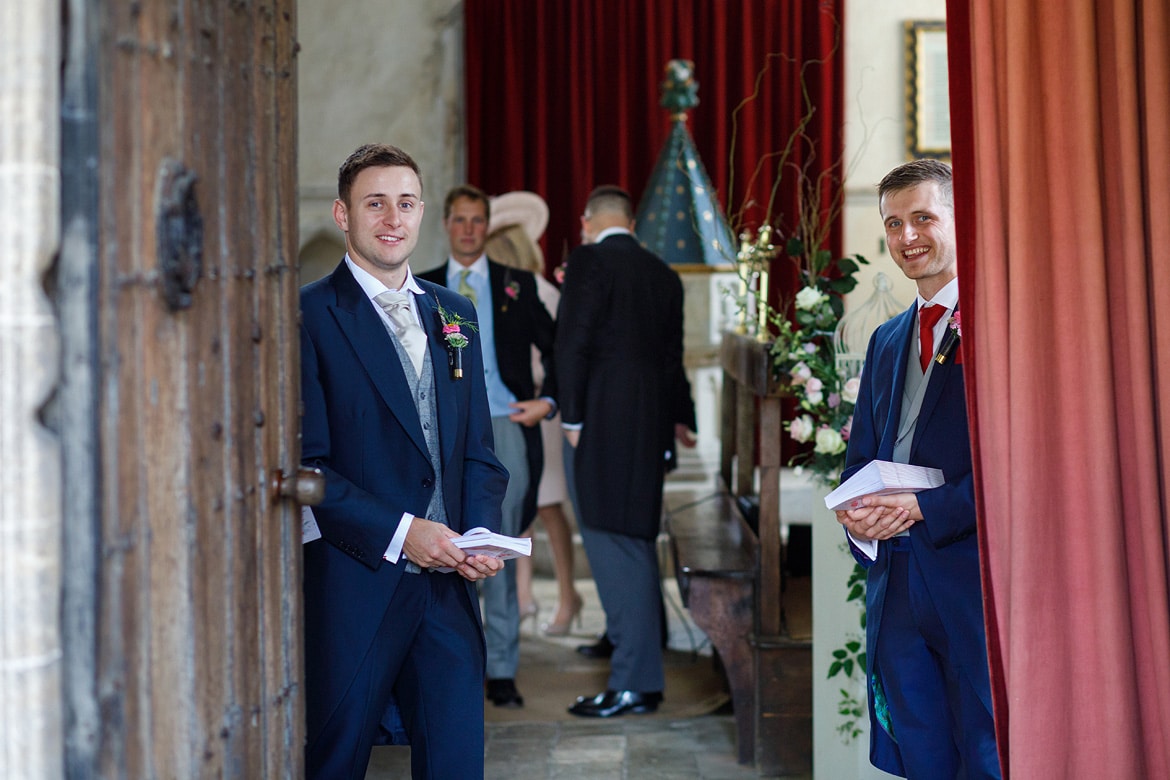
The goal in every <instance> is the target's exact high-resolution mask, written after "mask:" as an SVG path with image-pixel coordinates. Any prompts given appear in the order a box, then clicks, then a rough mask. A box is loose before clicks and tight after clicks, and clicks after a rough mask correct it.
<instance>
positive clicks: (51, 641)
mask: <svg viewBox="0 0 1170 780" xmlns="http://www.w3.org/2000/svg"><path fill="white" fill-rule="evenodd" d="M59 7H60V4H58V3H46V2H32V3H23V2H5V3H3V4H0V74H2V76H0V691H3V693H2V694H0V777H8V778H33V777H35V778H55V777H60V776H61V775H62V773H63V760H62V756H63V752H62V714H61V713H62V704H61V701H62V700H61V632H60V603H61V566H60V554H61V476H60V475H61V466H60V463H61V458H60V451H59V445H58V442H57V439H56V436H55V435H54V434H53V433H52V432H51V431H49V430H48V429H47V428H46V427H45V426H44V425H42V423H41V422H40V415H41V413H42V408H43V407H44V406H45V404H46V403H47V401H48V399H49V397H50V395H51V392H52V388H53V385H54V383H55V382H56V377H57V373H58V363H59V361H58V348H59V340H58V334H57V326H56V320H55V317H54V313H53V310H52V307H51V305H50V302H49V300H48V298H47V297H46V294H45V288H44V275H45V273H46V270H47V269H48V267H49V266H50V264H51V263H52V260H53V257H54V255H55V253H56V251H57V247H58V240H59V217H58V211H59V197H60V196H59V190H60V187H59V183H58V182H59V173H60V167H59V161H58V155H59V145H60V144H59V131H58V126H59V87H58V81H59V78H60V76H59V73H60V62H59V59H60V44H59V36H60V29H59V24H60V20H59V17H58V14H59Z"/></svg>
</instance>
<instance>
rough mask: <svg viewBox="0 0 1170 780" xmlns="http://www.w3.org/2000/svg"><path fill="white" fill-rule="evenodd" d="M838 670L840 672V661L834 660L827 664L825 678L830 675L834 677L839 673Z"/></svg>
mask: <svg viewBox="0 0 1170 780" xmlns="http://www.w3.org/2000/svg"><path fill="white" fill-rule="evenodd" d="M840 672H841V662H840V661H834V662H833V663H831V664H829V673H828V674H827V675H825V679H828V678H830V677H836V676H837V675H838V674H840Z"/></svg>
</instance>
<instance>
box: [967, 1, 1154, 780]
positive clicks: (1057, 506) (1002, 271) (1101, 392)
mask: <svg viewBox="0 0 1170 780" xmlns="http://www.w3.org/2000/svg"><path fill="white" fill-rule="evenodd" d="M948 37H949V41H950V52H951V62H950V73H951V90H952V92H951V94H952V117H951V128H952V136H953V138H952V143H953V148H954V163H955V179H956V192H955V199H956V208H957V216H958V229H959V233H960V247H961V254H960V258H959V264H960V270H959V274H960V278H961V279H962V280H963V283H962V297H963V302H962V309H963V312H964V322H963V347H964V349H965V350H966V351H967V353H966V360H965V366H966V369H965V370H966V372H967V378H968V384H967V388H968V402H969V410H970V412H971V425H972V431H973V439H974V441H975V442H976V448H975V457H976V478H977V486H976V490H977V494H976V498H977V502H978V506H979V511H980V516H981V533H982V539H981V543H982V545H983V551H984V558H983V564H984V584H985V591H986V596H987V602H986V605H985V612H986V615H987V619H988V642H989V645H990V650H991V658H992V677H993V680H992V687H993V694H994V695H995V701H996V722H997V729H998V733H999V735H1000V749H1001V753H1002V754H1003V757H1004V763H1005V766H1006V768H1007V770H1008V772H1009V773H1010V774H1011V775H1012V776H1014V777H1017V778H1028V780H1032V779H1033V778H1061V779H1062V780H1063V779H1064V778H1098V777H1118V778H1122V777H1124V778H1139V777H1140V778H1155V777H1157V778H1165V777H1170V514H1168V512H1167V499H1168V498H1170V457H1168V455H1170V453H1168V452H1167V446H1168V445H1170V369H1168V368H1167V367H1166V366H1167V363H1166V360H1165V356H1166V355H1167V354H1170V102H1168V100H1167V97H1168V96H1170V47H1168V46H1167V44H1166V41H1167V40H1170V9H1168V8H1167V4H1166V3H1164V2H1148V0H1068V2H1065V3H1049V4H1045V3H1019V2H1016V0H980V2H971V0H950V2H949V3H948Z"/></svg>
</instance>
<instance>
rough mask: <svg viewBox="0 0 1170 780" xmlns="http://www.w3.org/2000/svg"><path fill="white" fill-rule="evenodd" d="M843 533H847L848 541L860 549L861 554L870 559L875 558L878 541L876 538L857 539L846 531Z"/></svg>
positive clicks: (873, 559)
mask: <svg viewBox="0 0 1170 780" xmlns="http://www.w3.org/2000/svg"><path fill="white" fill-rule="evenodd" d="M845 533H847V534H849V541H851V542H853V545H854V546H855V547H857V549H858V550H861V554H862V555H864V556H865V557H866V558H869V559H870V560H871V561H876V560H877V550H878V543H877V540H876V539H858V538H857V537H856V536H854V535H853V534H850V533H849V532H848V531H846V532H845Z"/></svg>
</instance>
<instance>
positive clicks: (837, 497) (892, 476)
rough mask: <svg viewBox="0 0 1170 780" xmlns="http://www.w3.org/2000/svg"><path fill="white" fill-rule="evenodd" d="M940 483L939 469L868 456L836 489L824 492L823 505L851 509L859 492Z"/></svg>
mask: <svg viewBox="0 0 1170 780" xmlns="http://www.w3.org/2000/svg"><path fill="white" fill-rule="evenodd" d="M942 484H943V473H942V469H934V468H929V467H927V466H914V465H912V464H909V463H893V462H892V461H888V460H871V461H870V462H869V463H866V464H865V465H864V466H862V467H861V468H860V469H859V470H858V471H857V472H855V473H854V474H853V476H852V477H850V478H849V479H847V480H845V481H844V482H842V483H841V484H840V485H839V486H838V487H837V489H836V490H834V491H833V492H832V493H830V494H829V495H827V496H825V506H827V507H828V508H829V509H832V510H834V511H836V510H838V509H854V508H855V507H854V506H853V502H854V501H856V500H857V499H859V498H861V497H862V496H869V495H874V494H877V495H885V494H889V493H917V492H918V491H920V490H929V489H930V488H936V487H939V486H940V485H942Z"/></svg>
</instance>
